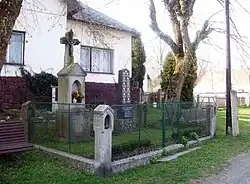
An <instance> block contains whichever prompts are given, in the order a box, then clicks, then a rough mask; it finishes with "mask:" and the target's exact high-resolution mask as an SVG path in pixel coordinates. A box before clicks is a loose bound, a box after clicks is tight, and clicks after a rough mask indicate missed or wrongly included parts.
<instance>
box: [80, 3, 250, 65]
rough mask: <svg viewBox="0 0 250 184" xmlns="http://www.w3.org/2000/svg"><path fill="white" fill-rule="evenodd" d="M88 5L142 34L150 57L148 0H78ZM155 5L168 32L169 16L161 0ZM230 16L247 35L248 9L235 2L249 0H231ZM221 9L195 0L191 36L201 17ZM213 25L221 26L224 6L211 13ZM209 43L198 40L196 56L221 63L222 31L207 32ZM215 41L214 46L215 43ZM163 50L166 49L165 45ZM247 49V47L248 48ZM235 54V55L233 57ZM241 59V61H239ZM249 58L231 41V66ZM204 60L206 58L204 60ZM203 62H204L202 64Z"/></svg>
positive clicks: (153, 38) (153, 41)
mask: <svg viewBox="0 0 250 184" xmlns="http://www.w3.org/2000/svg"><path fill="white" fill-rule="evenodd" d="M82 1H83V2H84V3H86V4H88V5H89V6H91V7H92V8H95V9H97V10H99V11H101V12H103V13H105V14H107V15H108V16H110V17H112V18H114V19H116V20H118V21H120V22H122V23H124V24H126V25H128V26H130V27H133V28H135V29H137V30H138V31H139V32H141V34H142V39H143V42H144V45H145V49H146V53H147V56H148V58H152V56H153V57H154V56H155V55H156V53H157V50H158V49H157V48H158V47H159V46H158V45H159V41H158V40H157V39H156V38H157V36H156V35H155V34H154V32H153V31H152V30H151V29H150V27H149V24H150V19H149V4H148V0H114V2H112V3H108V2H109V1H112V0H102V1H101V0H82ZM155 2H156V8H157V19H158V21H159V25H160V28H161V29H162V30H163V31H164V32H165V33H168V34H170V35H171V36H172V35H173V34H172V27H171V25H170V22H169V17H168V14H167V12H166V11H165V9H164V5H163V3H162V2H161V0H155ZM232 2H234V6H233V7H232V8H233V11H232V15H231V16H232V18H233V19H234V21H235V22H236V24H237V27H238V30H239V32H240V33H241V35H242V36H249V35H250V13H246V12H245V11H244V10H243V8H242V7H240V6H238V5H237V3H235V2H241V4H242V5H243V7H249V8H248V9H249V10H250V1H249V0H234V1H232ZM220 10H222V7H221V6H220V5H219V4H218V3H217V1H216V0H197V2H196V5H195V10H194V16H193V18H192V20H191V28H190V34H191V38H192V39H193V38H194V36H195V33H196V31H197V30H198V29H199V28H201V26H202V23H203V22H204V20H206V19H208V18H209V17H210V16H211V15H212V14H214V13H216V12H218V11H220ZM212 20H213V21H214V22H215V23H214V25H213V26H214V27H220V28H223V29H224V28H225V21H224V10H222V11H221V13H219V14H217V15H216V16H214V18H213V19H212ZM211 37H212V39H211V40H212V42H213V46H211V45H206V44H201V45H200V47H199V50H198V58H199V59H200V61H202V60H205V61H209V62H212V63H213V65H212V68H213V69H219V68H223V67H225V52H224V49H225V35H223V34H217V33H214V34H212V35H211ZM215 44H216V45H217V46H215ZM165 48H166V52H167V51H168V49H169V48H168V47H165ZM249 53H250V50H249ZM235 56H239V57H238V58H240V60H239V59H237V58H236V57H235ZM243 60H245V62H244V61H243ZM248 60H249V58H247V57H244V58H243V59H242V58H241V57H240V54H239V51H238V50H237V49H236V46H235V43H234V42H232V66H233V67H234V68H236V67H241V66H243V67H244V68H246V67H247V65H249V66H250V62H249V61H248ZM205 63H206V62H205ZM205 63H203V65H204V66H206V64H205Z"/></svg>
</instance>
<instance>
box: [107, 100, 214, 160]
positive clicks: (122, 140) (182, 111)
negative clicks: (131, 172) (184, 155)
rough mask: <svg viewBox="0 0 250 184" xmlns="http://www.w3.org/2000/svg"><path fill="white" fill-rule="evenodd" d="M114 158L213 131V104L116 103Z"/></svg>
mask: <svg viewBox="0 0 250 184" xmlns="http://www.w3.org/2000/svg"><path fill="white" fill-rule="evenodd" d="M112 108H113V109H114V110H115V124H114V131H113V145H112V158H113V160H118V159H121V158H126V157H129V156H133V155H137V154H142V153H145V152H148V151H151V150H155V149H159V148H161V147H166V146H168V145H171V144H176V143H179V144H186V143H187V141H189V140H195V139H198V138H201V137H205V136H208V135H209V134H210V129H209V128H210V119H209V115H210V113H209V112H210V111H209V108H210V105H209V104H208V103H206V104H204V103H203V104H200V103H199V104H198V103H194V102H190V103H189V102H167V103H162V104H158V105H157V106H155V107H154V106H153V105H152V104H133V105H115V106H112Z"/></svg>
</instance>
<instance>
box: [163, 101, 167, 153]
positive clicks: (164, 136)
mask: <svg viewBox="0 0 250 184" xmlns="http://www.w3.org/2000/svg"><path fill="white" fill-rule="evenodd" d="M162 105H163V107H162V147H163V148H165V147H166V118H165V116H166V114H165V113H166V112H165V105H166V104H165V103H163V104H162Z"/></svg>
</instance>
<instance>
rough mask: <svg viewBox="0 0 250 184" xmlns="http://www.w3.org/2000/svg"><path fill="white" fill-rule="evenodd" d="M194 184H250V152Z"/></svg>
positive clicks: (193, 183)
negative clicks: (215, 173)
mask: <svg viewBox="0 0 250 184" xmlns="http://www.w3.org/2000/svg"><path fill="white" fill-rule="evenodd" d="M191 183H192V184H250V152H248V153H246V154H243V155H240V156H237V157H235V158H234V159H232V160H231V161H230V164H229V166H227V167H226V168H225V169H224V170H222V171H221V172H219V173H218V174H217V175H212V176H210V177H208V178H206V179H204V180H202V181H195V182H191Z"/></svg>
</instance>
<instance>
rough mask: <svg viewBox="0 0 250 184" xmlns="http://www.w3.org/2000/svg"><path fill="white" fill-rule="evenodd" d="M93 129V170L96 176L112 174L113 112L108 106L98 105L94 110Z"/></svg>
mask: <svg viewBox="0 0 250 184" xmlns="http://www.w3.org/2000/svg"><path fill="white" fill-rule="evenodd" d="M93 129H94V132H95V161H96V165H95V169H96V174H97V175H98V176H106V175H108V174H110V173H111V172H112V167H111V162H112V132H113V130H114V111H113V109H112V108H111V107H110V106H108V105H98V106H97V107H96V108H95V110H94V119H93Z"/></svg>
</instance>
